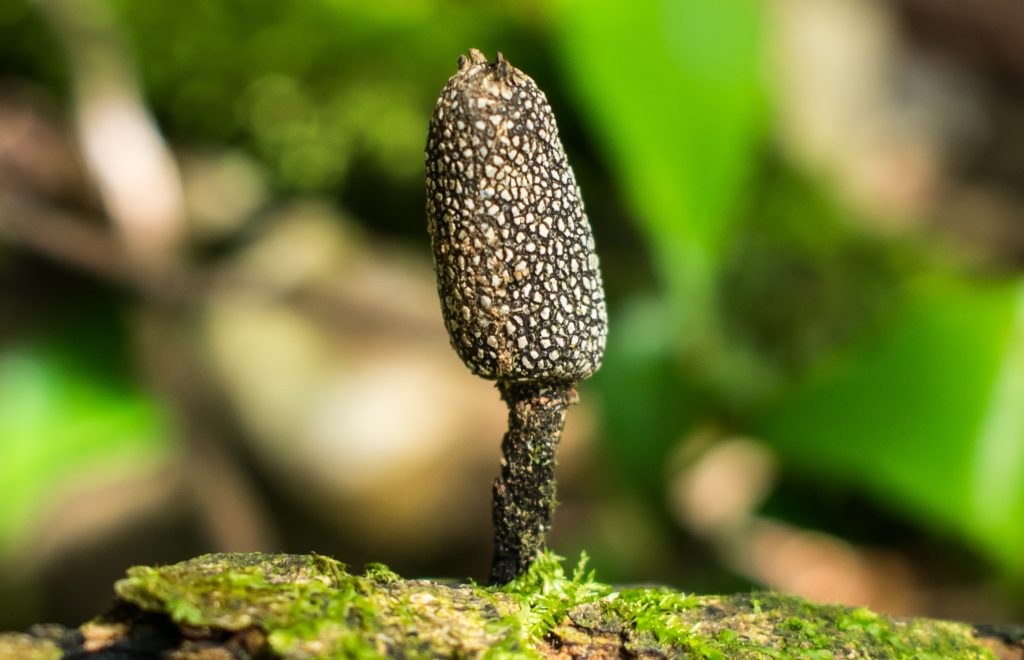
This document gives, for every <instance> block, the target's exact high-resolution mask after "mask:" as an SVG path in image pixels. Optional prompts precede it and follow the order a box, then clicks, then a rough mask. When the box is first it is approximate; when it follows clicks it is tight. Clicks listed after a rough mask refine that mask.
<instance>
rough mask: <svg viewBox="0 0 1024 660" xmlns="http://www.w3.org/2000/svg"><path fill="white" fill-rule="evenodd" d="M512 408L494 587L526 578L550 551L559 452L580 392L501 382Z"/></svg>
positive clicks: (499, 493) (497, 512) (498, 487)
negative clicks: (547, 548)
mask: <svg viewBox="0 0 1024 660" xmlns="http://www.w3.org/2000/svg"><path fill="white" fill-rule="evenodd" d="M498 389H499V390H500V391H501V398H502V399H504V400H505V403H506V404H508V432H507V433H506V434H505V437H504V439H503V440H502V442H501V453H502V460H501V476H500V477H499V478H498V479H497V480H496V481H495V482H494V562H493V563H492V564H491V583H492V584H505V583H507V582H509V581H511V580H512V579H513V578H514V577H516V576H517V575H521V574H522V573H524V572H525V571H526V569H527V567H529V565H530V562H531V561H533V560H534V559H535V558H536V557H537V554H538V553H539V552H540V551H541V550H542V549H543V548H544V540H545V539H546V538H547V535H548V530H549V529H550V528H551V515H552V513H554V510H555V450H556V449H557V447H558V438H559V437H560V436H561V434H562V427H564V426H565V412H566V410H567V409H568V408H569V406H570V405H571V404H572V403H574V402H575V400H576V390H575V388H574V387H573V386H572V385H567V384H564V383H552V384H543V385H542V384H535V383H499V384H498Z"/></svg>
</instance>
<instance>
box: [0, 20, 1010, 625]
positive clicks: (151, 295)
mask: <svg viewBox="0 0 1024 660" xmlns="http://www.w3.org/2000/svg"><path fill="white" fill-rule="evenodd" d="M1021 43H1024V9H1022V8H1021V6H1020V5H1019V4H1018V3H1016V2H1015V1H1014V0H978V1H976V2H972V3H970V5H969V6H966V5H956V6H955V7H953V6H952V3H936V2H931V1H928V0H889V1H883V0H871V1H868V0H764V1H763V2H747V1H735V2H733V1H731V0H730V1H723V0H677V1H674V2H673V1H670V0H661V1H656V0H645V1H643V2H635V3H616V2H610V1H605V0H591V1H584V0H560V1H559V2H553V3H551V2H542V1H540V0H534V1H528V2H515V3H513V2H494V3H478V4H472V3H463V2H454V1H447V2H445V1H441V0H433V1H430V0H401V1H400V0H384V1H379V2H372V3H367V2H352V1H348V0H305V1H303V2H275V1H271V0H245V1H242V0H229V1H222V2H207V1H205V0H178V1H177V2H174V3H170V2H137V1H133V0H77V1H75V2H67V1H62V0H34V1H31V2H30V1H28V0H4V2H2V3H0V628H20V627H24V626H26V625H28V624H30V623H32V622H35V621H40V620H55V621H59V622H63V623H66V624H77V623H79V622H81V620H83V619H84V618H86V617H88V616H90V615H92V614H94V613H96V612H97V611H99V610H101V609H102V608H103V607H104V606H105V605H106V603H107V602H108V601H109V598H110V591H109V585H110V583H111V582H112V581H113V580H114V579H116V578H117V577H118V576H119V575H120V574H121V573H122V572H123V571H124V569H125V568H126V567H128V566H130V565H133V564H138V563H150V562H172V561H176V560H180V559H183V558H185V557H187V556H191V555H194V554H197V553H201V552H207V551H215V550H253V549H262V550H268V551H289V552H307V551H310V550H316V551H318V552H322V553H327V554H332V555H334V556H336V557H338V558H339V559H341V560H343V561H346V562H348V563H350V564H351V565H354V566H355V567H359V566H360V565H361V564H363V563H365V562H368V561H382V562H385V563H387V564H389V565H391V566H392V567H393V568H395V569H396V570H398V571H399V572H401V573H404V574H407V575H445V576H455V577H474V578H476V579H482V578H483V577H484V576H485V575H486V571H487V566H488V563H489V560H490V533H491V532H490V521H489V507H490V502H489V498H490V487H489V484H490V481H491V480H492V479H493V478H494V476H495V475H496V473H497V470H498V459H499V442H500V437H501V433H502V431H503V426H504V412H503V408H502V406H501V404H500V402H499V401H498V397H497V393H496V392H495V391H494V390H493V388H492V387H490V386H489V385H488V384H487V383H485V382H483V381H479V380H476V379H474V378H473V377H472V376H470V375H469V374H468V372H467V371H466V370H465V369H464V368H463V367H462V366H461V364H460V363H459V361H458V359H457V358H456V357H455V355H454V353H453V352H452V351H451V350H450V349H449V348H448V346H447V339H446V337H445V333H444V330H443V326H442V324H441V317H440V313H439V309H438V305H437V300H436V292H435V289H434V283H433V276H432V273H431V265H430V256H429V247H428V240H427V236H426V231H425V219H424V212H423V164H422V159H423V155H422V154H423V145H424V140H425V135H426V127H427V121H428V119H429V116H430V114H431V112H432V109H433V104H434V101H435V99H436V95H437V93H438V92H439V91H440V89H441V87H442V86H443V85H444V82H445V80H446V79H447V77H448V76H450V75H451V74H452V73H454V71H455V67H456V61H457V58H458V55H459V53H461V52H464V51H465V50H466V49H467V48H468V47H470V46H473V47H478V48H480V49H482V50H483V51H484V52H485V53H486V54H488V55H489V56H491V57H493V56H494V55H495V53H496V52H497V51H499V50H500V51H502V52H504V54H505V55H506V57H507V58H508V59H509V60H510V61H511V62H512V63H514V64H515V65H516V66H518V67H519V68H521V69H523V70H524V71H526V72H527V73H528V74H530V75H531V76H532V77H533V78H534V79H535V80H536V81H537V82H538V84H539V85H540V87H541V88H542V89H543V90H545V92H546V93H547V95H548V98H549V100H550V102H551V104H552V106H553V108H554V111H555V114H556V116H557V117H558V121H559V128H560V131H561V136H562V140H563V142H564V143H565V146H566V150H567V151H568V153H569V157H570V161H571V162H572V164H573V166H574V168H575V171H576V174H577V177H578V179H579V182H580V185H581V188H582V190H583V195H584V199H585V201H586V204H587V208H588V212H589V215H590V217H591V222H592V224H593V227H594V233H595V236H596V240H597V244H598V251H599V253H600V255H601V259H602V268H603V272H604V278H605V282H606V287H607V290H608V295H609V303H610V324H611V327H610V330H611V334H610V338H609V345H608V350H607V354H606V359H605V364H604V366H603V367H602V369H601V371H600V372H599V373H598V374H597V375H596V376H595V377H594V378H593V380H592V381H590V382H587V383H586V384H584V386H583V387H582V390H581V399H582V401H581V405H580V406H578V407H577V408H575V409H574V410H573V411H572V412H571V414H570V418H569V422H568V426H567V429H566V433H565V438H564V441H563V446H562V447H561V449H560V454H559V458H560V465H559V471H560V480H559V489H560V491H559V494H560V500H561V507H560V509H559V511H558V514H557V516H556V519H555V525H554V532H553V534H552V537H551V539H550V541H551V545H552V546H553V547H554V548H555V549H556V550H557V551H558V552H559V553H561V554H563V555H566V556H569V557H575V556H576V555H577V554H578V553H579V552H580V550H582V549H586V550H587V552H588V553H589V554H590V555H591V556H592V557H593V564H594V567H595V568H596V569H597V571H598V575H599V577H600V578H601V579H603V580H605V581H611V582H659V583H666V584H672V585H675V586H678V587H681V588H683V589H686V590H693V591H700V592H711V591H731V590H740V589H748V588H752V587H771V588H779V589H784V590H787V591H790V592H795V593H799V594H803V595H806V596H808V597H811V598H814V599H818V600H824V601H840V602H846V603H851V604H866V605H870V606H872V607H876V608H879V609H881V610H883V611H887V612H891V613H894V614H921V615H934V616H950V617H957V618H962V619H967V620H974V621H983V620H984V621H993V620H1020V619H1021V617H1022V616H1024V524H1022V522H1024V278H1022V272H1024V166H1022V163H1024V158H1022V157H1021V156H1022V154H1024V85H1022V84H1021V83H1022V82H1024V51H1022V50H1021V47H1020V44H1021Z"/></svg>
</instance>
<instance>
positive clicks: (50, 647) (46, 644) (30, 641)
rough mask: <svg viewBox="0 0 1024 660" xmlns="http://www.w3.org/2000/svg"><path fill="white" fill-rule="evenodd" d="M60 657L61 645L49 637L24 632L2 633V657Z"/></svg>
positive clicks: (41, 659) (43, 659)
mask: <svg viewBox="0 0 1024 660" xmlns="http://www.w3.org/2000/svg"><path fill="white" fill-rule="evenodd" d="M60 657H61V650H60V647H58V646H57V645H56V644H54V643H53V642H52V641H50V640H48V639H39V638H38V637H32V636H31V635H25V634H23V633H0V658H21V659H23V660H57V658H60Z"/></svg>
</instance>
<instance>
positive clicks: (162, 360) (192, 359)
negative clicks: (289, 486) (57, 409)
mask: <svg viewBox="0 0 1024 660" xmlns="http://www.w3.org/2000/svg"><path fill="white" fill-rule="evenodd" d="M36 5H37V6H38V7H39V8H40V10H41V13H42V15H43V16H44V17H45V19H46V20H47V22H48V24H49V25H50V27H51V28H52V30H53V31H54V33H55V35H56V36H57V38H58V40H59V41H60V42H61V44H62V45H63V46H64V48H65V50H66V54H67V59H68V62H69V65H70V66H69V68H70V72H71V79H72V86H73V89H74V96H73V106H72V113H73V116H74V119H75V126H76V137H77V140H78V143H79V148H80V149H81V151H82V154H83V156H84V161H85V167H86V170H87V174H88V177H89V178H90V180H91V181H92V182H93V183H94V184H95V186H96V188H97V190H98V192H99V195H100V199H101V202H102V206H103V209H104V212H105V214H106V215H107V216H108V217H109V218H110V220H111V223H112V225H113V227H114V228H115V230H116V232H117V234H118V238H117V239H116V241H115V240H114V239H112V238H106V237H103V238H101V234H99V233H91V230H88V229H86V225H84V224H82V223H74V222H73V221H71V220H69V219H67V218H63V217H61V216H58V215H56V214H52V215H47V216H43V215H38V216H36V218H35V219H36V221H37V222H36V223H34V224H32V225H31V227H30V226H29V225H27V224H26V223H28V222H31V220H29V219H26V218H24V217H22V218H21V219H20V220H16V219H15V218H17V217H18V214H17V213H11V214H7V213H4V214H3V215H4V216H7V215H9V216H10V217H7V218H5V220H4V224H5V225H7V226H8V227H10V226H14V227H15V228H16V229H18V230H20V231H19V234H18V236H19V238H21V239H22V240H23V241H25V242H26V243H31V244H32V245H33V247H36V248H37V249H40V250H42V251H45V252H47V253H49V254H51V255H52V256H56V257H58V258H60V259H62V260H66V261H70V262H71V263H75V264H76V265H79V266H83V267H86V268H88V269H89V270H90V271H92V272H94V273H97V274H100V275H103V276H105V277H110V278H112V279H115V280H116V281H119V282H122V283H124V282H125V281H128V282H130V283H132V284H134V285H135V288H136V289H137V290H138V291H139V292H140V293H141V294H142V305H141V308H140V319H139V324H138V326H137V330H138V333H139V335H140V336H141V341H140V342H139V343H140V347H141V348H142V353H143V360H144V362H145V364H146V365H147V366H148V367H150V377H151V378H152V379H153V381H154V386H155V387H156V389H157V390H158V391H160V392H161V393H162V394H163V395H164V396H165V397H166V399H167V400H168V402H169V404H170V407H171V409H172V411H173V412H174V413H175V415H176V418H177V427H178V430H179V432H180V433H181V434H182V436H183V440H184V443H185V448H186V457H185V461H186V463H185V466H184V467H185V476H186V479H187V480H188V483H189V485H190V487H191V490H192V494H193V499H194V501H195V502H196V504H197V507H198V510H199V511H200V512H201V513H202V518H203V520H204V522H205V523H206V528H207V533H208V535H209V537H210V539H211V540H212V541H213V542H214V544H215V545H216V546H217V548H218V549H220V550H242V549H249V550H251V549H268V548H270V547H271V546H272V545H273V542H272V537H273V534H272V532H271V526H270V523H269V521H268V520H267V519H266V516H265V515H264V509H263V507H262V506H261V505H260V503H259V498H258V497H257V495H256V492H255V489H254V488H253V487H252V485H251V484H250V481H249V479H248V477H247V475H246V474H245V473H244V471H243V470H242V469H241V467H240V466H239V464H238V462H237V461H236V460H234V458H233V457H232V455H231V453H230V452H229V451H228V450H227V448H226V446H225V445H224V443H223V442H222V441H221V440H222V436H223V434H222V433H221V432H220V431H221V426H222V421H221V419H220V418H221V415H218V414H215V413H213V412H212V411H211V410H210V406H209V404H208V403H207V400H206V394H208V393H209V392H211V391H212V390H213V388H212V386H211V385H210V383H209V381H208V379H207V378H206V377H205V374H204V372H203V370H202V368H201V367H202V361H201V360H200V359H199V358H198V356H197V355H195V349H194V346H193V345H192V343H191V341H190V339H189V333H188V321H189V319H190V317H191V313H190V312H191V308H190V306H189V305H188V304H182V303H186V302H187V298H184V297H179V296H176V295H173V294H172V295H165V294H164V293H161V292H166V291H168V290H170V291H171V292H174V291H177V290H178V289H179V287H180V285H181V283H182V282H184V281H187V280H188V273H189V267H188V264H187V261H186V259H185V255H184V251H183V249H182V248H183V240H184V235H185V231H186V223H185V211H184V209H185V204H184V199H183V193H182V188H181V182H180V180H179V175H178V167H177V163H176V162H175V159H174V157H173V155H172V153H171V151H170V149H169V148H168V147H167V145H166V144H165V143H164V141H163V139H162V137H161V136H160V134H159V132H158V130H157V128H156V124H155V122H154V121H153V118H152V116H151V115H150V113H149V111H148V110H147V108H146V107H145V106H144V104H143V103H142V94H141V91H140V90H139V85H138V80H137V77H136V75H135V72H134V71H133V68H132V66H131V61H132V58H131V57H130V55H129V53H128V52H127V49H125V48H124V46H123V45H122V42H121V38H120V37H121V33H120V30H119V28H118V25H117V22H116V20H115V17H114V16H113V14H112V12H111V10H110V7H109V5H108V4H107V2H106V0H77V1H76V2H66V1H64V0H36ZM76 225H77V226H76ZM64 232H68V233H64ZM81 236H88V243H87V245H88V246H90V247H89V248H88V249H81V246H79V245H77V244H75V243H74V242H69V241H73V240H74V238H75V237H81ZM61 237H62V238H61ZM114 246H118V247H119V248H120V249H119V250H116V249H114ZM104 259H109V261H108V262H106V263H103V260H104ZM211 470H213V472H211Z"/></svg>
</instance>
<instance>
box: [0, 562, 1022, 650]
mask: <svg viewBox="0 0 1024 660" xmlns="http://www.w3.org/2000/svg"><path fill="white" fill-rule="evenodd" d="M115 591H116V593H117V596H118V600H117V602H116V604H115V606H114V607H113V609H112V610H111V611H110V612H108V613H107V614H105V615H103V616H101V617H99V618H97V619H95V620H93V621H91V622H89V623H87V624H85V625H83V626H82V627H80V628H79V629H77V630H65V629H61V628H59V627H55V626H37V627H34V628H33V629H31V630H30V631H29V632H28V634H21V633H17V634H15V633H9V634H6V635H0V657H27V658H56V657H60V654H61V652H64V653H66V654H69V655H74V656H76V657H80V656H79V655H77V654H81V653H82V652H98V653H100V654H105V655H106V656H107V657H134V656H136V655H140V656H141V655H146V654H148V655H150V656H151V657H159V656H165V657H166V656H170V657H179V658H186V657H187V658H230V657H250V656H261V657H262V656H268V655H269V656H284V657H294V658H310V657H378V656H392V657H477V656H482V657H495V658H500V657H557V658H570V657H614V658H620V657H693V658H736V657H741V658H936V659H938V658H943V659H945V658H994V657H1024V646H1022V645H1021V644H1020V641H1019V639H1018V640H1017V641H1016V642H1014V641H1013V640H1012V639H1009V638H1005V639H1002V640H999V639H996V638H991V639H989V638H986V637H985V636H984V635H983V634H982V633H981V632H979V630H977V629H975V628H973V627H972V626H969V625H966V624H961V623H952V622H946V621H933V620H925V619H907V620H894V619H890V618H887V617H884V616H881V615H878V614H875V613H873V612H870V611H868V610H865V609H854V608H848V607H840V606H834V605H814V604H812V603H809V602H807V601H805V600H802V599H800V598H795V597H792V596H783V595H779V594H773V593H751V594H738V595H733V596H690V595H686V594H682V593H679V592H676V591H672V590H667V589H622V590H616V589H614V588H612V587H610V586H608V585H605V584H601V583H599V582H595V581H594V579H593V576H592V575H586V574H585V573H584V572H583V570H582V566H581V567H579V568H577V570H576V571H575V572H574V573H573V574H572V575H571V576H566V575H565V574H564V572H563V570H562V568H561V565H560V564H559V562H558V558H556V557H554V556H552V555H544V556H542V557H541V559H539V560H538V561H537V562H535V563H534V564H533V565H532V566H531V567H530V569H529V571H528V572H527V573H526V574H525V575H524V576H522V577H520V578H518V579H516V580H515V581H513V582H512V583H510V584H509V585H506V586H505V587H503V588H500V589H495V588H484V587H479V586H476V585H447V584H441V583H438V582H432V581H427V580H404V579H401V578H399V577H398V576H397V575H395V574H394V573H392V572H391V571H389V570H388V569H386V568H385V567H383V566H372V567H370V568H369V569H368V570H367V571H366V573H365V574H363V575H353V574H351V573H349V572H347V571H346V570H345V566H344V565H343V564H341V563H339V562H337V561H335V560H333V559H329V558H327V557H323V556H319V555H309V556H306V555H263V554H232V555H225V554H217V555H205V556H202V557H198V558H196V559H193V560H190V561H187V562H183V563H180V564H175V565H173V566H166V567H159V568H152V567H146V566H141V567H136V568H133V569H131V570H129V572H128V576H127V577H126V578H125V579H123V580H120V581H119V582H118V583H117V584H116V585H115ZM1004 637H1005V635H1004ZM996 653H999V654H1000V655H998V656H997V655H996ZM1014 654H1017V655H1014Z"/></svg>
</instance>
